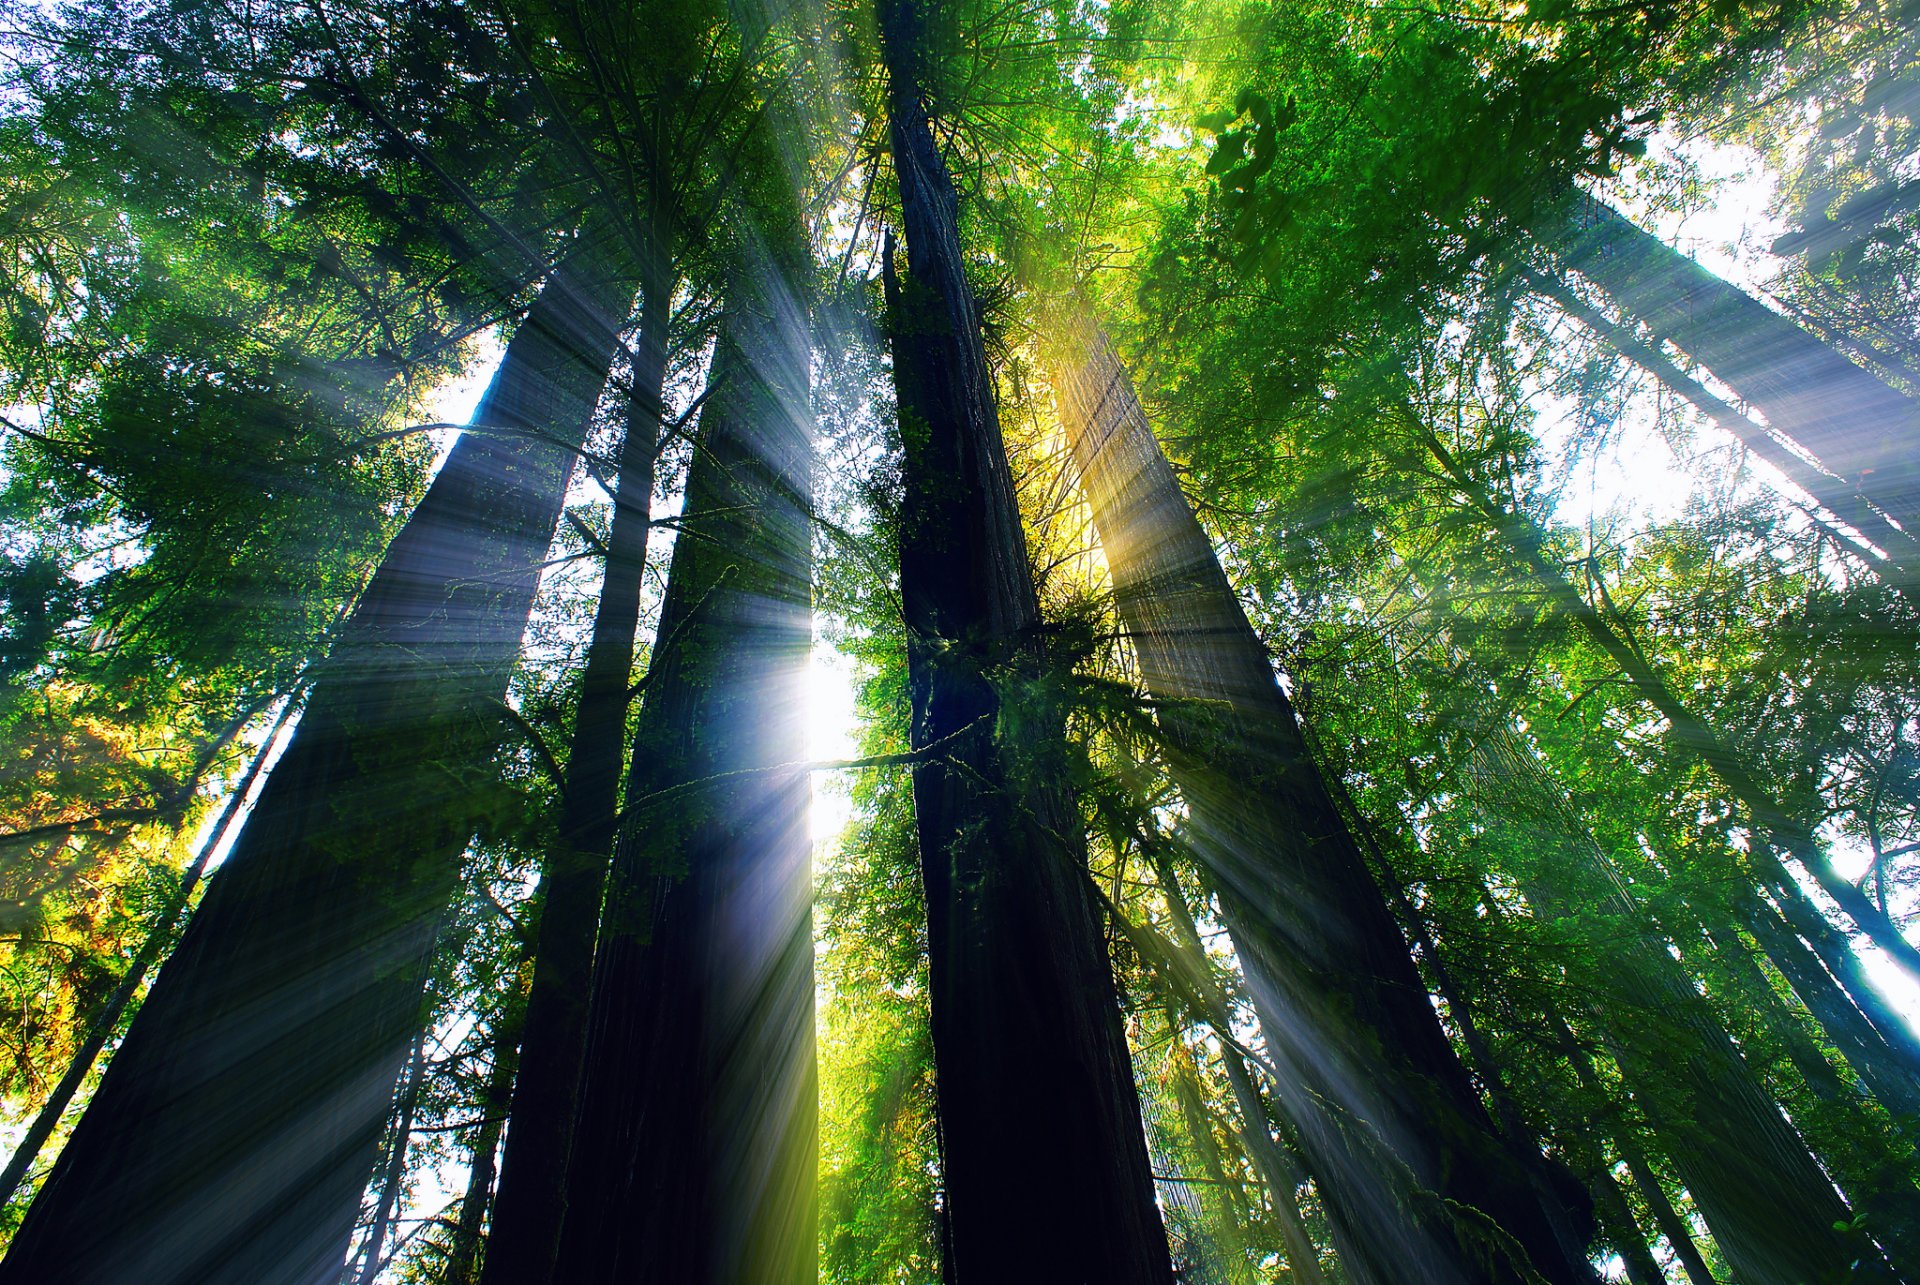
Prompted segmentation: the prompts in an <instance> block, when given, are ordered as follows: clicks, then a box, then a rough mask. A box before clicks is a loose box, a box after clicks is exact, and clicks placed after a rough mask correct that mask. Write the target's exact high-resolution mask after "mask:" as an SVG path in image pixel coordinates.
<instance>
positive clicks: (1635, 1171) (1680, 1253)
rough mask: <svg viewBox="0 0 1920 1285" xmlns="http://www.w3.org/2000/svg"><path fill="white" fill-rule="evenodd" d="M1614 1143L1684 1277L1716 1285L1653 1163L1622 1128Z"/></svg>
mask: <svg viewBox="0 0 1920 1285" xmlns="http://www.w3.org/2000/svg"><path fill="white" fill-rule="evenodd" d="M1615 1144H1616V1145H1617V1146H1618V1147H1619V1148H1620V1158H1621V1159H1622V1160H1624V1161H1625V1162H1626V1165H1627V1172H1628V1173H1630V1174H1632V1175H1633V1181H1634V1185H1635V1186H1637V1187H1638V1188H1639V1189H1640V1198H1641V1199H1642V1200H1645V1201H1646V1202H1647V1208H1649V1209H1651V1210H1652V1211H1653V1221H1654V1222H1655V1223H1656V1224H1657V1225H1658V1226H1659V1228H1660V1234H1661V1235H1662V1236H1665V1237H1666V1238H1667V1246H1668V1248H1670V1249H1672V1250H1673V1256H1674V1257H1675V1258H1677V1259H1679V1260H1680V1267H1681V1269H1682V1270H1683V1271H1685V1272H1686V1274H1687V1279H1688V1280H1690V1281H1692V1282H1693V1285H1718V1282H1717V1281H1716V1280H1715V1279H1714V1275H1713V1270H1712V1269H1711V1268H1709V1267H1708V1266H1707V1260H1706V1257H1705V1256H1704V1255H1703V1254H1701V1252H1700V1246H1698V1245H1696V1244H1695V1243H1694V1241H1693V1228H1692V1227H1690V1226H1688V1225H1687V1220H1686V1219H1684V1218H1682V1217H1681V1216H1680V1211H1679V1210H1677V1209H1675V1208H1674V1207H1673V1202H1672V1201H1671V1200H1669V1199H1667V1189H1666V1188H1665V1187H1663V1186H1661V1185H1660V1177H1659V1175H1658V1174H1656V1173H1654V1171H1653V1166H1652V1165H1650V1164H1648V1163H1647V1157H1646V1154H1645V1153H1644V1152H1642V1151H1641V1150H1640V1144H1639V1143H1638V1142H1636V1141H1634V1140H1633V1138H1632V1137H1631V1135H1629V1134H1627V1133H1626V1131H1625V1130H1624V1129H1623V1130H1622V1131H1621V1132H1620V1134H1619V1136H1617V1137H1616V1138H1615Z"/></svg>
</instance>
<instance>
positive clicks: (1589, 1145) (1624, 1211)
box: [1579, 1138, 1667, 1285]
mask: <svg viewBox="0 0 1920 1285" xmlns="http://www.w3.org/2000/svg"><path fill="white" fill-rule="evenodd" d="M1579 1148H1580V1151H1581V1152H1582V1153H1583V1155H1582V1160H1583V1162H1584V1163H1585V1165H1586V1166H1587V1169H1588V1175H1587V1190H1589V1191H1591V1192H1592V1193H1593V1207H1594V1212H1595V1213H1596V1214H1598V1215H1599V1221H1600V1229H1601V1233H1602V1234H1603V1235H1604V1236H1605V1237H1606V1241H1607V1244H1608V1245H1609V1246H1610V1247H1611V1248H1612V1250H1613V1252H1614V1253H1616V1254H1618V1255H1620V1261H1621V1263H1622V1264H1624V1265H1625V1266H1626V1269H1627V1280H1629V1281H1630V1282H1632V1285H1667V1275H1666V1273H1665V1272H1663V1271H1661V1270H1660V1264H1659V1263H1658V1262H1657V1261H1655V1259H1654V1257H1653V1250H1652V1248H1651V1247H1650V1246H1648V1244H1647V1238H1646V1237H1645V1236H1643V1235H1642V1234H1641V1232H1640V1226H1639V1224H1638V1223H1636V1222H1635V1221H1634V1219H1633V1210H1631V1209H1630V1208H1628V1207H1627V1197H1626V1193H1625V1192H1623V1191H1621V1190H1620V1183H1619V1182H1618V1181H1617V1180H1616V1179H1615V1178H1614V1176H1613V1170H1612V1169H1610V1168H1608V1167H1607V1164H1606V1162H1605V1161H1604V1160H1603V1159H1602V1158H1601V1156H1600V1148H1599V1146H1598V1145H1597V1144H1596V1143H1595V1142H1594V1141H1593V1140H1592V1139H1590V1138H1586V1139H1581V1140H1580V1142H1579Z"/></svg>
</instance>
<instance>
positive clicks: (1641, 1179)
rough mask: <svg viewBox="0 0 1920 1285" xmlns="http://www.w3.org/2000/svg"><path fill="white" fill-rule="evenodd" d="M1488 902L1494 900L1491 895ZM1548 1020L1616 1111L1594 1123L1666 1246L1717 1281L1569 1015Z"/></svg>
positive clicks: (1703, 1278)
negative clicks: (1610, 1117) (1609, 1139)
mask: <svg viewBox="0 0 1920 1285" xmlns="http://www.w3.org/2000/svg"><path fill="white" fill-rule="evenodd" d="M1488 904H1492V903H1491V898H1489V902H1488ZM1547 1021H1548V1023H1549V1025H1550V1026H1551V1027H1552V1029H1553V1033H1554V1035H1555V1037H1556V1038H1557V1039H1558V1040H1559V1041H1560V1046H1561V1051H1562V1052H1563V1053H1564V1054H1565V1055H1566V1058H1567V1061H1568V1062H1569V1063H1571V1064H1572V1066H1573V1073H1574V1075H1575V1076H1576V1077H1577V1078H1578V1079H1579V1081H1580V1084H1581V1086H1582V1087H1583V1088H1585V1089H1586V1090H1587V1092H1588V1093H1589V1094H1590V1095H1591V1096H1592V1097H1594V1098H1595V1099H1597V1100H1599V1101H1602V1102H1606V1103H1607V1104H1608V1109H1609V1110H1610V1111H1612V1112H1614V1114H1615V1117H1616V1118H1614V1119H1613V1120H1611V1121H1606V1122H1602V1121H1594V1122H1593V1124H1592V1127H1593V1129H1594V1131H1595V1132H1596V1134H1597V1133H1598V1132H1599V1130H1600V1129H1602V1128H1605V1129H1607V1130H1608V1131H1609V1132H1610V1133H1611V1135H1612V1137H1613V1144H1614V1150H1615V1151H1616V1152H1618V1153H1619V1156H1620V1159H1621V1161H1622V1162H1623V1163H1624V1164H1625V1165H1626V1166H1627V1172H1628V1173H1629V1174H1630V1175H1631V1176H1632V1178H1633V1182H1634V1186H1635V1187H1637V1188H1638V1189H1639V1191H1640V1197H1641V1199H1642V1200H1644V1201H1645V1202H1646V1204H1647V1208H1648V1210H1650V1211H1651V1212H1652V1214H1653V1221H1654V1225H1655V1226H1657V1227H1659V1229H1660V1234H1661V1235H1662V1236H1664V1237H1666V1238H1667V1246H1668V1247H1669V1248H1670V1249H1672V1250H1673V1252H1674V1256H1675V1257H1676V1258H1678V1259H1679V1260H1680V1266H1681V1268H1682V1270H1684V1271H1685V1272H1686V1274H1687V1278H1688V1279H1689V1280H1690V1281H1692V1282H1693V1285H1717V1282H1716V1281H1715V1279H1714V1275H1713V1272H1712V1271H1711V1270H1710V1269H1709V1268H1708V1267H1707V1262H1706V1259H1705V1258H1704V1257H1703V1256H1702V1255H1701V1253H1700V1247H1699V1246H1698V1245H1696V1244H1694V1242H1693V1230H1692V1228H1690V1227H1689V1226H1688V1225H1687V1221H1686V1219H1684V1218H1682V1217H1681V1216H1680V1211H1679V1210H1677V1209H1675V1208H1674V1207H1673V1202H1672V1201H1670V1200H1668V1199H1667V1190H1666V1188H1665V1187H1664V1186H1662V1185H1661V1183H1660V1179H1659V1176H1658V1175H1657V1174H1655V1173H1654V1172H1653V1166H1652V1165H1651V1164H1650V1163H1649V1162H1648V1161H1647V1156H1646V1153H1645V1152H1644V1151H1642V1150H1641V1149H1640V1143H1639V1140H1638V1139H1637V1138H1635V1137H1634V1133H1633V1126H1632V1125H1631V1124H1629V1123H1627V1122H1626V1121H1624V1120H1620V1119H1618V1118H1617V1116H1618V1110H1619V1108H1618V1106H1617V1105H1616V1104H1614V1103H1613V1099H1612V1095H1611V1094H1609V1093H1608V1092H1607V1090H1606V1088H1605V1087H1604V1086H1603V1085H1602V1084H1601V1082H1600V1075H1599V1072H1598V1071H1596V1070H1595V1069H1594V1065H1593V1058H1592V1056H1591V1055H1590V1054H1589V1053H1588V1052H1587V1046H1586V1045H1585V1044H1584V1043H1582V1042H1581V1040H1580V1038H1579V1037H1578V1036H1576V1035H1575V1034H1574V1033H1573V1028H1572V1027H1570V1026H1568V1025H1567V1021H1566V1018H1564V1017H1562V1016H1561V1015H1560V1013H1559V1012H1558V1011H1556V1010H1551V1009H1550V1010H1548V1012H1547Z"/></svg>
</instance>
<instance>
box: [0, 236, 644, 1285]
mask: <svg viewBox="0 0 1920 1285" xmlns="http://www.w3.org/2000/svg"><path fill="white" fill-rule="evenodd" d="M589 249H590V250H591V251H594V252H593V253H584V254H579V253H577V254H576V255H575V256H574V257H573V258H572V259H571V260H570V261H569V266H568V267H567V268H564V269H562V270H560V271H558V272H556V273H555V274H554V276H553V277H552V278H551V279H550V280H549V281H548V284H547V285H546V287H545V288H544V289H543V290H542V291H541V294H540V296H539V298H538V299H537V300H536V301H535V303H534V306H533V308H532V309H531V311H530V312H529V313H528V315H527V317H526V319H525V320H524V321H523V322H522V323H521V324H520V326H519V327H518V329H517V330H516V331H515V332H514V336H513V340H512V342H511V343H510V344H509V346H508V349H507V353H506V356H505V358H504V359H503V360H502V362H501V365H500V369H499V371H498V372H497V373H496V374H495V376H494V380H493V383H492V385H491V386H490V387H489V388H488V390H487V393H486V395H485V396H484V397H483V398H482V400H481V403H480V406H479V408H478V409H477V410H476V411H475V413H474V422H475V424H476V426H480V425H484V426H486V427H487V429H488V430H489V431H485V432H480V431H470V432H468V433H466V434H463V435H462V437H461V439H460V441H459V442H458V443H457V444H456V446H455V447H454V450H453V452H452V454H451V455H450V456H449V457H448V459H447V462H446V464H445V465H444V466H443V467H442V468H441V470H440V473H439V475H438V476H437V477H436V478H435V479H434V482H433V485H432V487H431V488H430V489H429V490H428V492H427V495H426V497H425V498H424V499H423V500H422V501H421V502H420V504H419V506H418V507H417V508H416V509H415V510H414V513H413V515H412V517H411V518H410V519H409V520H408V522H407V524H406V526H405V527H404V528H403V529H402V531H401V532H400V534H399V536H398V537H396V538H395V540H394V542H393V544H392V546H391V547H390V548H389V549H388V550H387V553H386V556H385V558H384V559H383V561H382V563H381V566H380V569H379V570H378V572H376V573H375V575H374V577H373V579H372V581H371V583H370V584H369V585H368V588H367V591H366V593H365V594H364V595H363V597H362V598H361V601H360V603H359V605H358V607H357V608H356V609H355V611H354V614H353V617H352V619H351V620H350V621H349V622H348V624H347V625H346V627H345V629H344V630H343V633H342V636H341V638H340V641H339V642H338V643H337V644H336V645H335V646H334V649H333V651H332V653H331V654H330V655H329V657H328V658H327V660H326V662H325V664H324V665H323V666H322V668H321V669H320V670H319V672H318V674H317V677H316V678H315V681H314V685H313V689H312V695H311V697H310V698H309V700H308V703H307V707H306V712H305V713H304V715H303V716H302V718H301V722H300V726H299V728H298V730H297V731H296V732H295V733H294V736H293V738H292V740H291V742H290V743H289V745H288V747H287V750H286V752H285V754H284V755H283V756H282V757H281V759H280V762H279V764H278V765H277V766H276V768H275V770H274V771H273V773H272V774H271V775H270V776H269V777H268V779H267V783H266V785H265V787H264V788H263V790H262V793H261V796H260V799H259V802H258V803H257V804H256V805H255V806H254V808H253V811H252V813H251V814H250V815H249V817H248V819H247V822H246V825H245V827H244V828H243V829H242V831H241V833H240V836H239V839H238V840H237V841H236V843H235V844H234V847H233V851H232V853H231V855H229V856H228V858H227V860H226V862H225V864H224V865H223V866H222V867H221V868H220V870H219V871H218V872H217V873H216V874H215V875H214V877H213V878H212V879H211V880H210V881H209V885H208V889H207V895H206V897H205V899H204V900H203V901H202V902H201V904H200V907H199V909H198V910H197V911H196V913H195V914H194V916H193V920H192V922H191V923H190V924H189V926H188V928H187V931H186V934H185V936H184V938H183V939H182V941H181V943H180V946H179V948H178V949H176V950H175V951H174V953H173V955H172V957H171V958H169V959H168V960H167V962H166V964H165V966H164V967H162V969H161V970H160V973H159V976H158V978H157V979H156V981H155V983H154V987H153V990H152V993H151V994H150V995H149V996H148V997H147V1000H146V1003H145V1004H144V1005H143V1006H142V1009H141V1011H140V1014H139V1016H138V1017H137V1018H135V1020H134V1022H133V1024H132V1026H131V1028H130V1029H129V1031H128V1033H127V1037H126V1039H125V1041H124V1042H123V1043H122V1044H121V1046H120V1049H119V1052H118V1053H117V1054H116V1055H115V1057H114V1059H113V1062H112V1064H111V1065H110V1066H109V1067H108V1070H107V1073H106V1075H105V1077H104V1079H103V1080H102V1082H101V1085H100V1089H99V1091H98V1093H96V1094H95V1096H94V1099H93V1102H92V1104H91V1105H90V1106H89V1108H88V1110H87V1113H86V1115H85V1116H84V1117H83V1118H82V1120H81V1121H80V1124H79V1125H78V1127H77V1128H76V1129H75V1131H74V1135H73V1138H72V1139H71V1140H70V1141H69V1142H68V1144H67V1146H66V1148H65V1149H64V1150H63V1151H62V1153H61V1156H60V1160H59V1162H58V1163H57V1164H56V1165H55V1167H54V1171H53V1173H52V1175H51V1177H49V1179H48V1180H47V1184H46V1186H44V1187H43V1188H42V1189H41V1192H40V1196H39V1198H38V1199H37V1200H36V1201H35V1202H34V1205H33V1207H32V1209H31V1210H30V1211H29V1212H28V1215H27V1220H26V1222H25V1224H24V1225H23V1226H22V1227H21V1229H20V1232H19V1234H18V1236H17V1237H16V1238H15V1240H14V1242H13V1245H12V1248H11V1250H10V1252H9V1253H8V1255H7V1258H6V1260H5V1262H4V1263H3V1264H0V1281H5V1282H8V1285H15V1283H16V1282H17V1283H18V1285H48V1283H50V1282H82V1281H86V1282H92V1281H98V1282H102V1283H103V1285H106V1283H109V1282H111V1283H113V1285H124V1283H125V1282H130V1281H139V1282H142V1285H168V1283H171V1282H180V1283H181V1285H186V1283H187V1282H192V1283H193V1285H224V1283H231V1285H263V1283H266V1282H275V1283H278V1282H289V1283H293V1282H300V1283H305V1282H320V1281H331V1280H332V1279H333V1278H334V1277H335V1276H336V1275H337V1274H338V1272H339V1271H340V1267H341V1263H342V1259H343V1257H344V1255H345V1250H346V1244H347V1240H348V1237H349V1235H350V1233H351V1231H352V1228H353V1224H354V1220H355V1218H356V1216H357V1214H358V1210H359V1205H360V1195H361V1192H362V1190H363V1189H364V1188H365V1186H366V1183H367V1179H368V1176H369V1174H370V1173H371V1171H372V1168H373V1165H374V1163H375V1158H376V1156H377V1154H378V1149H379V1141H380V1134H381V1130H382V1127H383V1126H384V1124H385V1121H386V1118H387V1112H388V1108H389V1107H390V1105H391V1103H392V1100H393V1091H394V1084H395V1082H396V1080H397V1079H398V1077H399V1074H400V1071H401V1069H402V1067H403V1066H404V1064H405V1061H406V1055H407V1050H408V1049H409V1047H410V1046H411V1041H412V1037H413V1035H414V1033H415V1032H416V1031H417V1030H418V1029H419V1027H420V1023H421V1022H422V1020H423V1013H422V991H423V987H424V984H425V979H426V972H427V962H428V956H429V953H430V950H431V947H432V944H433V935H434V931H435V926H436V925H437V923H438V922H439V921H440V918H441V914H442V911H443V910H444V908H445V906H446V904H447V902H448V900H449V899H450V897H451V896H452V894H453V892H454V890H455V888H456V886H457V884H458V877H459V869H460V863H459V857H460V853H461V852H462V850H463V849H464V848H465V846H466V842H467V838H468V836H469V834H470V833H471V826H472V818H471V814H470V813H469V811H468V805H467V801H468V800H469V799H470V798H472V797H473V796H474V794H475V793H476V791H478V790H479V789H480V788H481V787H482V785H483V784H484V782H485V780H486V779H487V776H488V772H487V768H486V764H487V760H488V757H489V754H490V751H491V748H492V746H493V745H494V744H495V742H496V741H497V733H498V728H499V718H498V716H497V712H496V711H497V710H498V708H499V703H500V701H501V699H502V697H503V696H504V694H505V691H506V684H507V678H508V675H509V673H510V672H511V669H512V666H513V661H514V658H515V656H516V655H517V654H518V652H519V648H520V637H521V634H522V633H523V632H524V631H525V627H526V621H527V615H528V612H529V610H530V609H531V605H532V601H533V595H534V591H535V588H536V586H537V585H538V582H539V567H540V562H541V559H542V557H543V555H544V554H545V552H546V549H547V547H548V544H549V542H550V541H551V540H552V537H553V530H554V526H555V523H556V521H557V520H558V517H559V513H560V508H561V504H562V501H563V498H564V496H565V492H566V482H567V478H568V476H569V474H570V473H571V471H572V465H573V451H574V450H575V449H577V448H578V445H579V443H580V442H581V441H582V440H583V436H584V433H585V430H586V425H587V420H588V418H589V416H590V414H591V412H592V409H593V406H594V403H595V401H596V399H597V398H598V396H599V393H600V389H601V387H602V385H603V384H604V383H605V382H606V377H607V370H608V367H609V365H610V363H611V360H612V355H613V352H614V347H615V343H616V337H617V331H618V329H619V327H620V325H621V324H622V323H623V322H624V320H625V318H626V314H627V307H628V303H629V301H630V299H631V297H632V285H631V283H630V281H622V280H619V279H617V278H616V277H612V276H609V275H608V271H607V268H606V266H605V263H606V260H605V259H603V258H602V257H601V256H600V255H599V254H598V253H597V251H598V249H599V247H597V246H596V247H590V248H589Z"/></svg>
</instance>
